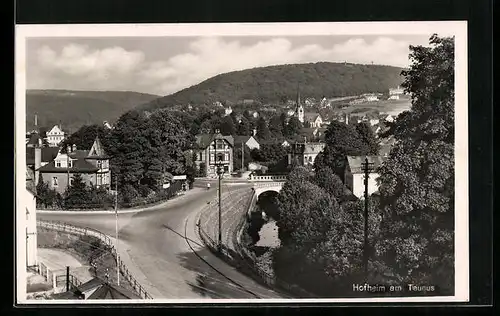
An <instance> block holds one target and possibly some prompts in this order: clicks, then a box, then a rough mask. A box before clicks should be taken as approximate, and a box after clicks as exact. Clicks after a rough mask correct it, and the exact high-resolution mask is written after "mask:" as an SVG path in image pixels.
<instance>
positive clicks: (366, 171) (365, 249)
mask: <svg viewBox="0 0 500 316" xmlns="http://www.w3.org/2000/svg"><path fill="white" fill-rule="evenodd" d="M372 165H373V163H370V162H369V161H368V157H365V161H364V162H363V171H364V174H365V179H364V185H365V201H364V202H365V209H364V217H365V218H364V219H365V225H364V247H363V265H364V273H365V280H368V198H369V196H368V177H369V172H370V170H371V168H372Z"/></svg>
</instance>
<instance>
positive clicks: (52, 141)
mask: <svg viewBox="0 0 500 316" xmlns="http://www.w3.org/2000/svg"><path fill="white" fill-rule="evenodd" d="M63 140H64V132H63V131H62V129H61V127H60V126H59V125H54V127H52V128H51V129H50V131H48V132H47V143H49V146H52V147H57V146H59V144H60V143H61V142H62V141H63Z"/></svg>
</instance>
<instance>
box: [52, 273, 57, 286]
mask: <svg viewBox="0 0 500 316" xmlns="http://www.w3.org/2000/svg"><path fill="white" fill-rule="evenodd" d="M52 287H53V288H54V290H55V289H56V288H57V275H56V274H55V273H52Z"/></svg>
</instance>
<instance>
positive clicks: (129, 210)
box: [36, 188, 206, 214]
mask: <svg viewBox="0 0 500 316" xmlns="http://www.w3.org/2000/svg"><path fill="white" fill-rule="evenodd" d="M204 190H206V189H202V188H193V189H191V190H189V191H186V192H185V193H184V194H183V195H180V196H177V197H175V198H172V199H170V200H166V201H164V202H161V203H160V204H155V205H150V206H145V207H141V208H126V209H119V210H118V214H127V213H139V212H144V211H153V210H156V209H159V208H162V207H164V206H165V205H167V204H176V203H179V202H181V201H184V200H186V199H187V198H189V197H191V196H192V195H193V194H196V193H199V192H202V191H204ZM36 212H37V213H43V214H114V213H115V211H114V210H102V211H62V210H36Z"/></svg>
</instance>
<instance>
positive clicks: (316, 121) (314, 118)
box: [304, 113, 323, 128]
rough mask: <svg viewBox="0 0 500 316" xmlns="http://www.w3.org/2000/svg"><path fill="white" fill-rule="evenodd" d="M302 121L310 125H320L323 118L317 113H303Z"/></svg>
mask: <svg viewBox="0 0 500 316" xmlns="http://www.w3.org/2000/svg"><path fill="white" fill-rule="evenodd" d="M304 122H307V123H309V126H310V127H318V128H319V127H321V125H322V124H323V120H322V118H321V115H319V114H318V113H304Z"/></svg>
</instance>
